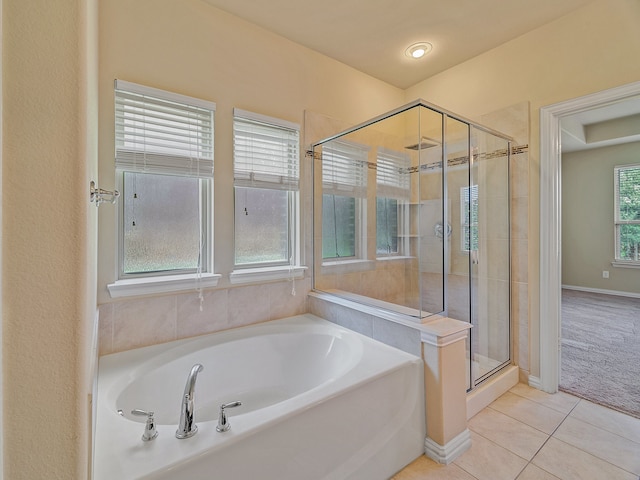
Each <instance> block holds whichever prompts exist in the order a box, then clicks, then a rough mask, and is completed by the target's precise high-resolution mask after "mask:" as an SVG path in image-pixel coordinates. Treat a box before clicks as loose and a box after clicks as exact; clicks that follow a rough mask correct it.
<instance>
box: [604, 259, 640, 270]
mask: <svg viewBox="0 0 640 480" xmlns="http://www.w3.org/2000/svg"><path fill="white" fill-rule="evenodd" d="M611 265H613V266H614V267H622V268H640V262H633V261H627V260H614V261H613V262H611Z"/></svg>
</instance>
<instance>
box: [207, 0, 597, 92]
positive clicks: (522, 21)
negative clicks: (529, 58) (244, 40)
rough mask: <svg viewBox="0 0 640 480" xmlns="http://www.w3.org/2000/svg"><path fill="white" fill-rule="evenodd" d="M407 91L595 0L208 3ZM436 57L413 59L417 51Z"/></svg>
mask: <svg viewBox="0 0 640 480" xmlns="http://www.w3.org/2000/svg"><path fill="white" fill-rule="evenodd" d="M203 1H204V2H206V3H209V4H210V5H213V6H214V7H218V8H220V9H222V10H225V11H227V12H229V13H232V14H234V15H236V16H238V17H241V18H243V19H245V20H248V21H249V22H252V23H254V24H257V25H259V26H261V27H263V28H265V29H266V30H270V31H272V32H274V33H276V34H279V35H281V36H283V37H286V38H288V39H290V40H292V41H294V42H296V43H298V44H300V45H304V46H306V47H308V48H311V49H313V50H316V51H318V52H320V53H322V54H324V55H326V56H328V57H331V58H334V59H335V60H338V61H340V62H342V63H345V64H347V65H349V66H351V67H353V68H355V69H357V70H360V71H362V72H364V73H367V74H369V75H371V76H373V77H375V78H378V79H380V80H383V81H385V82H387V83H389V84H391V85H395V86H397V87H399V88H402V89H405V88H408V87H410V86H412V85H415V84H416V83H418V82H420V81H421V80H424V79H426V78H428V77H430V76H432V75H435V74H437V73H439V72H442V71H444V70H446V69H448V68H450V67H452V66H454V65H457V64H459V63H462V62H464V61H466V60H468V59H470V58H473V57H475V56H477V55H479V54H481V53H483V52H486V51H488V50H490V49H492V48H495V47H497V46H498V45H500V44H502V43H505V42H507V41H509V40H512V39H514V38H516V37H518V36H520V35H523V34H524V33H527V32H529V31H531V30H533V29H535V28H537V27H540V26H541V25H544V24H545V23H548V22H550V21H553V20H555V19H556V18H558V17H560V16H562V15H565V14H567V13H569V12H571V11H573V10H575V9H577V8H579V7H581V6H583V5H586V4H587V3H589V2H590V1H591V0H562V1H558V0H321V1H320V0H313V1H311V0H269V1H256V0H203ZM417 42H429V43H431V44H432V45H433V50H432V51H431V53H429V54H428V55H426V56H425V57H423V58H422V59H420V60H415V59H412V58H408V57H407V56H406V55H405V50H406V48H407V47H409V46H410V45H411V44H414V43H417Z"/></svg>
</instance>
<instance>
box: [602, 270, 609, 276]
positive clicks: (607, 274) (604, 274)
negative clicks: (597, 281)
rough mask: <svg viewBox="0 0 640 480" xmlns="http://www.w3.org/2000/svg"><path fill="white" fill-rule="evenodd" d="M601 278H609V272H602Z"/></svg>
mask: <svg viewBox="0 0 640 480" xmlns="http://www.w3.org/2000/svg"><path fill="white" fill-rule="evenodd" d="M602 278H609V270H603V271H602Z"/></svg>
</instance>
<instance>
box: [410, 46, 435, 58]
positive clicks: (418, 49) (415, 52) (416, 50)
mask: <svg viewBox="0 0 640 480" xmlns="http://www.w3.org/2000/svg"><path fill="white" fill-rule="evenodd" d="M432 49H433V45H431V44H430V43H428V42H420V43H414V44H413V45H411V46H410V47H409V48H407V49H406V50H405V51H404V54H405V55H406V56H407V57H409V58H415V59H418V58H422V57H424V56H425V55H426V54H427V53H429V52H430V51H431V50H432Z"/></svg>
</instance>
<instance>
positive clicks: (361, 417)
mask: <svg viewBox="0 0 640 480" xmlns="http://www.w3.org/2000/svg"><path fill="white" fill-rule="evenodd" d="M196 363H201V364H202V365H203V366H204V370H203V371H202V372H201V373H200V374H199V375H198V379H197V382H196V388H195V405H196V410H195V423H196V424H197V425H198V433H197V434H196V435H195V436H193V437H191V438H188V439H184V440H178V439H177V438H175V431H176V427H177V423H178V419H179V416H180V402H181V397H182V394H183V391H184V385H185V381H186V378H187V375H188V373H189V371H190V370H191V367H192V366H193V365H194V364H196ZM423 385H424V377H423V367H422V361H421V359H419V358H418V357H415V356H413V355H409V354H407V353H404V352H401V351H399V350H396V349H394V348H391V347H388V346H386V345H383V344H381V343H379V342H376V341H374V340H371V339H370V338H368V337H365V336H362V335H359V334H357V333H355V332H352V331H350V330H346V329H344V328H342V327H339V326H337V325H334V324H332V323H329V322H327V321H325V320H322V319H320V318H318V317H315V316H313V315H310V314H306V315H300V316H296V317H291V318H287V319H283V320H276V321H272V322H267V323H262V324H259V325H253V326H249V327H243V328H238V329H234V330H228V331H225V332H221V333H216V334H212V335H206V336H202V337H196V338H193V339H186V340H179V341H176V342H171V343H168V344H163V345H155V346H152V347H146V348H141V349H137V350H132V351H128V352H122V353H116V354H113V355H106V356H104V357H102V358H101V359H100V366H99V373H98V404H97V410H96V435H95V449H94V468H93V470H94V479H96V480H103V479H108V480H113V479H118V480H124V479H134V478H154V479H171V478H193V479H200V478H212V479H221V480H226V479H234V480H235V479H238V480H245V479H247V480H249V479H261V480H269V479H292V480H293V479H295V480H301V479H304V480H311V479H367V480H374V479H385V478H389V477H390V476H391V475H393V474H394V473H395V472H397V471H398V470H399V469H401V468H402V467H403V466H405V465H406V464H408V463H409V462H411V461H412V460H413V459H415V458H416V457H418V456H420V455H421V454H422V453H423V448H424V439H425V419H424V404H425V403H424V388H423ZM236 400H239V401H241V402H242V406H241V407H238V408H234V409H229V410H227V413H228V416H229V421H230V424H231V430H229V431H228V432H225V433H218V432H216V429H215V427H216V425H217V416H218V407H219V406H220V404H222V403H229V402H233V401H236ZM134 408H139V409H143V410H151V411H154V412H155V418H156V423H157V430H158V433H159V435H158V437H157V438H156V439H155V440H152V441H150V442H142V440H141V435H142V433H143V430H144V419H143V418H142V419H141V418H140V417H133V416H132V415H130V412H131V410H132V409H134ZM118 410H121V411H123V412H124V414H125V416H124V417H122V416H120V415H119V414H118Z"/></svg>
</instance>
